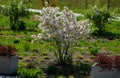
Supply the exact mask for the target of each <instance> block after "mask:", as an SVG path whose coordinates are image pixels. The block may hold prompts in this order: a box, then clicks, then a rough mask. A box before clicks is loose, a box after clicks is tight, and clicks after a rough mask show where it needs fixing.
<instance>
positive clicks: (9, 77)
mask: <svg viewBox="0 0 120 78" xmlns="http://www.w3.org/2000/svg"><path fill="white" fill-rule="evenodd" d="M0 78H17V77H16V76H5V75H0Z"/></svg>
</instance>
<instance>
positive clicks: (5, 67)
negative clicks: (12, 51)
mask: <svg viewBox="0 0 120 78" xmlns="http://www.w3.org/2000/svg"><path fill="white" fill-rule="evenodd" d="M17 66H18V56H11V57H6V56H0V74H3V75H12V74H14V73H15V72H16V71H17Z"/></svg>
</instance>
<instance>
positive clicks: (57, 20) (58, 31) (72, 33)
mask: <svg viewBox="0 0 120 78" xmlns="http://www.w3.org/2000/svg"><path fill="white" fill-rule="evenodd" d="M58 11H59V8H58V7H45V8H43V10H42V15H41V16H40V20H41V22H40V24H39V25H38V27H39V28H40V29H41V30H42V33H41V34H39V35H38V36H35V35H34V38H36V39H38V38H37V37H39V38H45V39H48V38H55V39H58V40H59V41H63V42H66V41H70V42H71V41H74V40H76V39H78V38H81V37H84V36H86V35H87V34H89V32H90V23H89V20H83V21H77V19H76V16H75V15H74V13H73V12H72V11H71V10H68V7H64V10H63V11H62V14H61V15H58V14H57V12H58Z"/></svg>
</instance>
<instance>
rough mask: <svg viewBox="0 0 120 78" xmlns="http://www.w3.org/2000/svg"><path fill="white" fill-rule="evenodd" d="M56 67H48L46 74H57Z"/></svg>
mask: <svg viewBox="0 0 120 78" xmlns="http://www.w3.org/2000/svg"><path fill="white" fill-rule="evenodd" d="M57 70H58V69H57V67H56V66H55V65H49V66H48V67H47V73H48V74H50V75H55V74H57Z"/></svg>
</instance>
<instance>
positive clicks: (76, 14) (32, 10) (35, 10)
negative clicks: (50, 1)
mask: <svg viewBox="0 0 120 78" xmlns="http://www.w3.org/2000/svg"><path fill="white" fill-rule="evenodd" d="M29 11H31V12H35V13H42V11H41V10H38V9H29ZM57 14H62V12H58V13H57ZM74 14H75V16H82V17H83V16H84V15H82V14H80V13H74Z"/></svg>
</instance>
